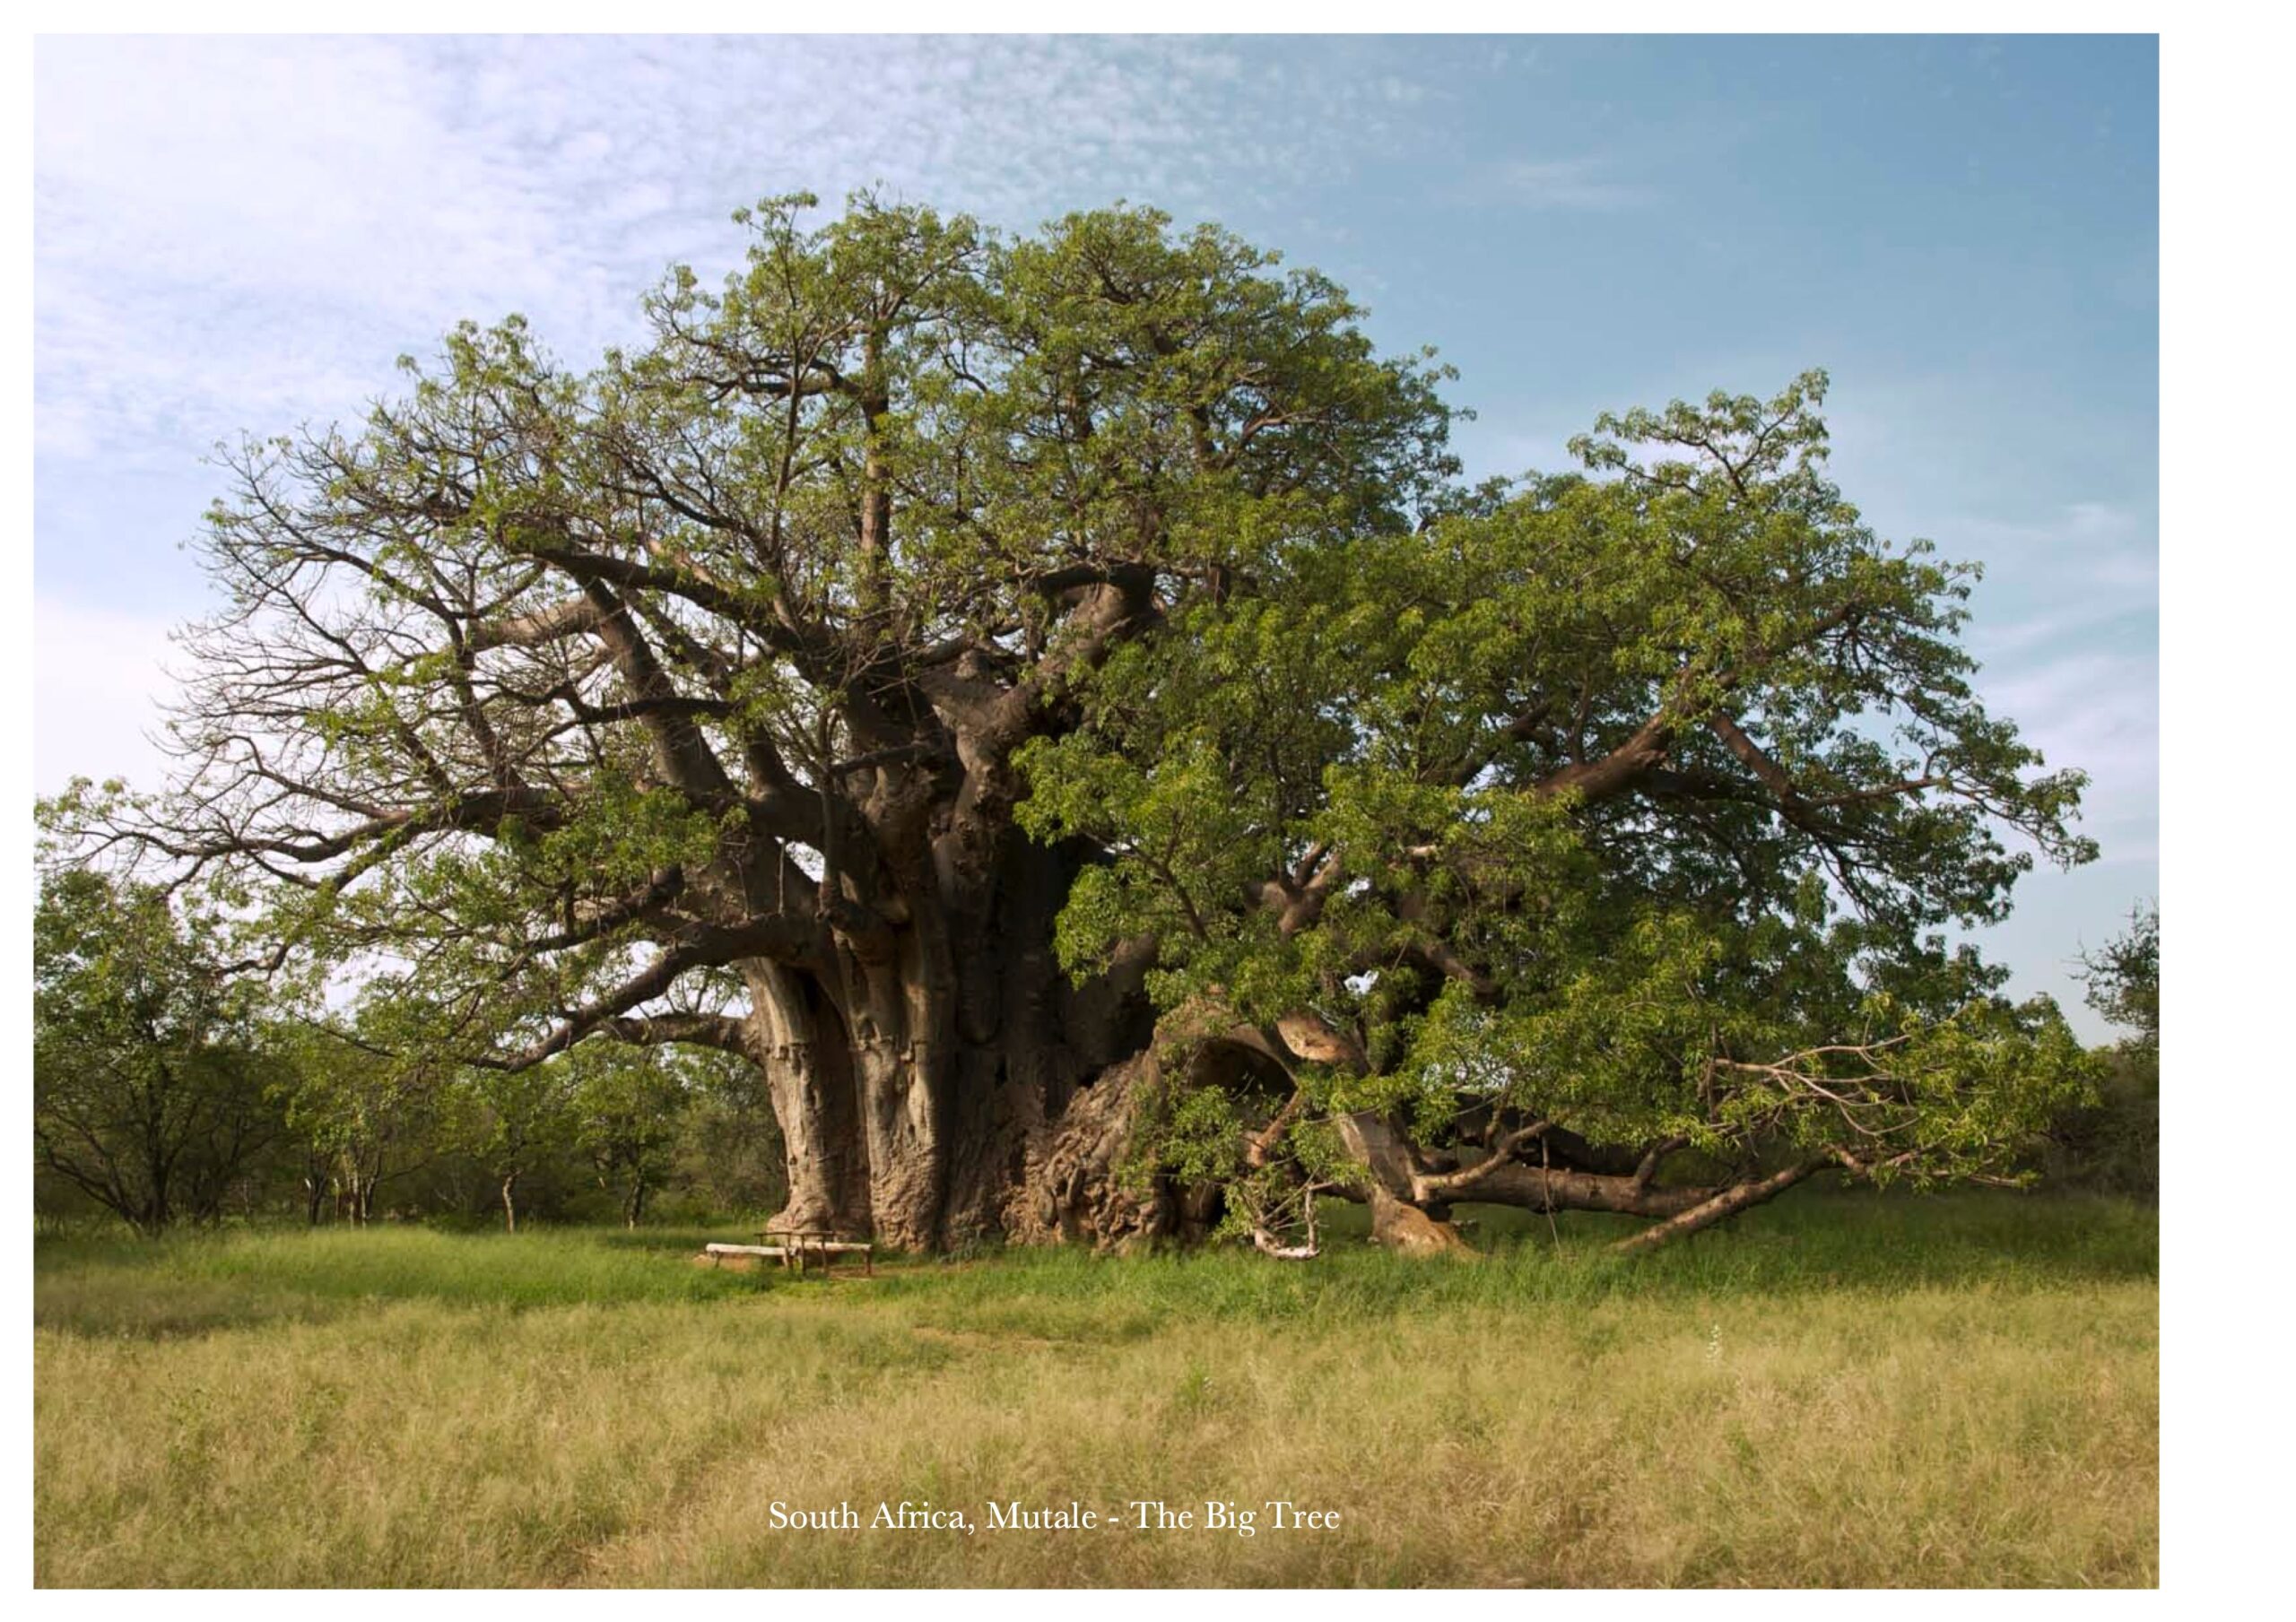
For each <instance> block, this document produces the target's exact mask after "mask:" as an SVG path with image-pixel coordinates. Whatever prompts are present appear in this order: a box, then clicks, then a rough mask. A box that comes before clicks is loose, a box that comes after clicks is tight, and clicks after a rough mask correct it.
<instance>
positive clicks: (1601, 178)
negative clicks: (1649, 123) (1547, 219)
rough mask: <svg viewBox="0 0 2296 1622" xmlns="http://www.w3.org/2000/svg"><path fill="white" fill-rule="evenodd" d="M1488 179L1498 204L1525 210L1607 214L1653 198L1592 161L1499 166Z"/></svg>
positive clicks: (1643, 188)
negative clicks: (1567, 210) (1546, 209)
mask: <svg viewBox="0 0 2296 1622" xmlns="http://www.w3.org/2000/svg"><path fill="white" fill-rule="evenodd" d="M1490 178H1491V182H1492V186H1493V187H1494V188H1495V189H1496V190H1497V192H1498V194H1499V197H1500V200H1501V201H1504V202H1511V203H1516V204H1521V205H1523V206H1525V207H1528V208H1553V209H1575V210H1580V211H1585V212H1589V213H1610V212H1611V211H1613V210H1617V209H1628V208H1639V207H1641V206H1642V205H1643V204H1646V203H1649V202H1651V201H1652V200H1653V198H1654V195H1655V194H1654V193H1652V192H1651V190H1650V189H1649V188H1648V186H1637V185H1632V184H1630V183H1628V182H1625V181H1622V180H1620V179H1617V178H1614V177H1613V174H1612V172H1611V168H1610V166H1609V165H1608V164H1606V163H1605V162H1603V161H1601V160H1596V159H1592V158H1563V159H1545V160H1531V159H1523V160H1517V161H1515V162H1511V163H1503V164H1500V166H1499V167H1498V168H1497V169H1494V170H1492V174H1491V177H1490Z"/></svg>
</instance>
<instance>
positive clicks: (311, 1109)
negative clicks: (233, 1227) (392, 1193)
mask: <svg viewBox="0 0 2296 1622" xmlns="http://www.w3.org/2000/svg"><path fill="white" fill-rule="evenodd" d="M377 1024H378V1019H377V1018H376V1011H375V1010H374V1009H373V1007H372V1005H370V1007H369V1008H366V1009H362V1010H361V1013H360V1015H359V1016H358V1017H357V1018H356V1019H354V1021H353V1024H352V1028H348V1029H345V1028H336V1027H335V1026H334V1025H332V1024H325V1023H305V1022H299V1023H298V1025H297V1026H296V1027H295V1028H294V1029H293V1030H292V1033H291V1035H288V1036H285V1037H283V1045H284V1046H285V1050H286V1051H287V1052H288V1053H289V1054H291V1059H292V1072H291V1079H290V1080H289V1081H288V1083H287V1085H286V1088H285V1089H284V1090H285V1097H284V1103H285V1109H286V1120H287V1125H288V1127H289V1129H290V1130H291V1132H294V1133H295V1135H296V1136H297V1137H298V1139H300V1141H301V1142H302V1143H303V1145H304V1146H305V1165H304V1171H303V1182H304V1200H305V1204H304V1213H305V1217H306V1219H308V1220H309V1221H310V1222H311V1223H313V1224H316V1223H317V1221H318V1219H319V1213H320V1210H321V1209H322V1207H323V1205H324V1202H325V1199H326V1193H327V1192H328V1191H329V1189H330V1188H332V1189H334V1190H336V1191H339V1193H340V1194H341V1196H342V1200H343V1204H344V1214H345V1215H347V1216H348V1217H349V1219H351V1220H352V1222H353V1223H356V1224H362V1225H363V1224H365V1223H367V1222H370V1221H371V1220H373V1219H374V1213H375V1196H376V1193H377V1191H378V1189H380V1188H381V1186H382V1185H383V1184H385V1183H386V1182H388V1181H389V1180H391V1179H392V1178H395V1177H402V1176H404V1175H406V1174H408V1173H410V1172H413V1171H414V1170H416V1169H418V1168H419V1167H422V1166H423V1165H424V1164H426V1163H427V1162H428V1161H430V1160H431V1158H434V1155H435V1152H436V1144H435V1138H436V1133H437V1127H438V1123H437V1120H436V1116H437V1113H438V1109H437V1098H436V1096H435V1095H436V1091H437V1089H436V1084H435V1080H434V1079H433V1073H432V1068H431V1067H429V1066H426V1065H425V1064H423V1063H421V1062H420V1061H419V1060H411V1059H408V1058H405V1057H403V1056H401V1055H400V1054H396V1053H395V1052H393V1051H392V1050H391V1048H390V1047H389V1046H388V1045H387V1044H388V1043H389V1042H390V1041H391V1040H392V1039H393V1037H394V1034H395V1033H393V1032H391V1031H390V1030H388V1029H377V1028H375V1027H376V1026H377ZM361 1027H364V1028H365V1031H364V1034H363V1035H362V1034H361Z"/></svg>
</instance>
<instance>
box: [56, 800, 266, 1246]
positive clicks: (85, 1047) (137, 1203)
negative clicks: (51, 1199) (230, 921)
mask: <svg viewBox="0 0 2296 1622" xmlns="http://www.w3.org/2000/svg"><path fill="white" fill-rule="evenodd" d="M46 809H47V808H43V811H44V812H45V811H46ZM39 879H40V883H39V898H38V901H37V903H36V905H35V906H34V910H33V915H32V1140H33V1157H34V1158H33V1164H34V1166H35V1167H36V1168H37V1169H38V1170H39V1172H40V1173H41V1174H43V1175H45V1176H46V1177H48V1178H51V1179H55V1180H57V1181H59V1182H60V1183H61V1184H65V1185H66V1186H68V1187H69V1188H71V1189H74V1190H76V1191H77V1192H78V1193H80V1194H82V1195H84V1196H85V1197H86V1198H87V1199H89V1200H91V1201H94V1202H95V1203H96V1204H98V1205H100V1206H101V1207H102V1208H104V1209H106V1210H109V1211H111V1212H112V1213H114V1214H115V1215H117V1216H118V1217H119V1218H121V1219H123V1220H125V1221H126V1222H128V1223H130V1224H132V1225H134V1226H135V1227H136V1228H138V1229H139V1230H141V1231H143V1232H144V1233H147V1234H150V1233H156V1232H157V1231H159V1230H160V1229H161V1228H163V1227H167V1226H168V1225H169V1224H170V1223H171V1222H174V1221H177V1220H178V1219H192V1220H196V1221H212V1220H213V1219H216V1218H217V1217H219V1216H221V1215H222V1213H223V1211H224V1210H225V1207H226V1204H227V1201H230V1200H231V1199H232V1197H233V1196H234V1195H235V1194H237V1193H240V1192H242V1191H241V1190H240V1187H239V1184H240V1183H241V1180H242V1178H243V1176H244V1175H246V1174H247V1173H248V1171H249V1170H250V1168H251V1167H252V1166H253V1164H254V1162H255V1161H256V1159H257V1156H258V1155H259V1154H260V1153H261V1151H262V1150H263V1149H264V1148H265V1145H266V1144H267V1143H268V1142H269V1141H271V1140H272V1139H273V1138H274V1137H275V1136H276V1135H277V1134H278V1132H279V1131H280V1121H279V1116H278V1113H277V1110H276V1108H275V1106H274V1102H273V1097H272V1095H273V1092H274V1089H275V1088H276V1086H277V1084H278V1081H279V1080H280V1077H281V1075H282V1073H283V1067H282V1064H281V1062H280V1060H279V1059H278V1057H277V1056H276V1055H275V1054H271V1053H267V1052H266V1051H265V1049H264V1047H263V1045H262V1044H261V1040H260V1037H261V1028H260V1023H259V1021H260V1016H261V1014H262V1011H263V997H264V988H263V987H262V986H261V984H259V982H257V981H256V980H255V979H253V978H252V977H251V976H245V975H234V974H232V973H230V972H229V970H228V969H227V967H225V965H224V964H223V963H222V960H221V957H220V946H219V936H220V934H221V927H220V925H219V924H218V921H217V920H216V919H215V918H214V917H213V915H209V914H204V913H202V912H199V911H197V910H194V909H192V908H190V907H188V906H178V904H177V903H176V902H175V900H174V899H173V898H170V896H169V894H168V893H167V892H165V891H164V890H161V889H155V888H153V887H152V886H149V885H143V884H137V883H135V882H133V881H130V880H115V879H113V878H110V877H109V876H107V875H106V874H103V873H101V872H95V871H93V870H91V869H86V868H70V867H65V868H55V867H47V866H45V864H44V871H43V872H41V873H40V875H39Z"/></svg>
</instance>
